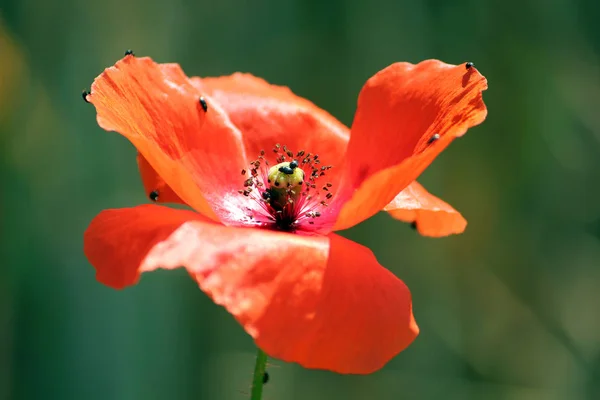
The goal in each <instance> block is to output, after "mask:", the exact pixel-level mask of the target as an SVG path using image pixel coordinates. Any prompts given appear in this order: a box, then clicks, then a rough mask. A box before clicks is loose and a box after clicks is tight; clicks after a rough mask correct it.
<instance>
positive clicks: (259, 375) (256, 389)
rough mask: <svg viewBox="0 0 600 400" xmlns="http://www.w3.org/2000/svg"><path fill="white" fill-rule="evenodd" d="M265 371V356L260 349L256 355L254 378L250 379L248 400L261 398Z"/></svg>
mask: <svg viewBox="0 0 600 400" xmlns="http://www.w3.org/2000/svg"><path fill="white" fill-rule="evenodd" d="M266 369H267V355H266V354H265V352H264V351H262V350H261V349H258V353H256V364H255V365H254V378H253V379H252V395H251V397H250V400H260V399H261V398H262V390H263V379H264V376H265V370H266Z"/></svg>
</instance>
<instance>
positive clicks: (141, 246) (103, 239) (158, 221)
mask: <svg viewBox="0 0 600 400" xmlns="http://www.w3.org/2000/svg"><path fill="white" fill-rule="evenodd" d="M195 220H199V221H205V222H208V221H210V220H208V219H207V218H206V217H204V216H202V215H201V214H198V213H196V212H193V211H188V210H176V209H173V208H169V207H164V206H157V205H154V204H144V205H141V206H137V207H133V208H118V209H111V210H104V211H102V212H101V213H100V214H98V215H97V216H96V218H94V219H93V220H92V222H91V223H90V225H89V227H88V228H87V230H86V231H85V233H84V235H83V246H84V247H83V251H84V253H85V255H86V256H87V258H88V260H89V262H90V264H92V265H93V266H94V267H95V268H96V279H98V281H99V282H101V283H103V284H105V285H107V286H110V287H112V288H115V289H122V288H124V287H126V286H130V285H133V284H134V283H136V282H137V281H138V278H139V267H140V264H141V263H142V261H143V259H144V257H145V256H146V254H147V253H148V252H149V251H150V250H151V249H152V248H153V247H154V246H155V245H156V244H157V243H160V242H161V241H163V240H165V239H167V238H168V237H169V236H170V235H171V234H172V233H173V231H175V230H176V229H177V228H179V227H180V226H181V224H183V223H184V222H186V221H195Z"/></svg>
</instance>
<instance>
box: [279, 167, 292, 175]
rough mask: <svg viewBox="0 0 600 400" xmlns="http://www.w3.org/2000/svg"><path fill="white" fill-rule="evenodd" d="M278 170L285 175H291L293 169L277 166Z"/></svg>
mask: <svg viewBox="0 0 600 400" xmlns="http://www.w3.org/2000/svg"><path fill="white" fill-rule="evenodd" d="M279 172H283V173H284V174H286V175H292V174H293V173H294V170H293V169H292V168H290V167H279Z"/></svg>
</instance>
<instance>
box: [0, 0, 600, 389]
mask: <svg viewBox="0 0 600 400" xmlns="http://www.w3.org/2000/svg"><path fill="white" fill-rule="evenodd" d="M598 20H600V3H599V2H597V1H594V0H549V1H545V2H544V1H541V0H505V1H497V2H491V1H487V2H486V1H475V0H457V1H442V0H426V1H414V0H412V1H408V0H373V1H370V2H366V1H359V0H330V1H328V2H322V1H318V0H283V1H275V0H255V1H241V0H239V1H234V0H222V1H203V0H200V1H191V0H174V1H169V2H167V1H160V0H144V1H142V0H130V1H122V0H106V1H102V2H100V1H93V0H91V1H87V2H84V1H76V0H57V1H53V2H47V1H43V0H18V1H17V0H0V155H1V158H0V188H1V190H2V196H1V197H0V207H1V208H0V210H1V211H0V212H1V214H0V218H1V222H2V223H1V231H0V232H1V235H2V236H1V239H2V240H1V242H0V249H1V252H2V253H1V254H2V255H3V257H2V259H3V261H4V262H3V263H2V265H1V266H0V399H19V400H21V399H27V400H29V399H36V400H37V399H61V400H66V399H77V400H82V399H85V400H94V399H99V400H104V399H116V400H119V399H124V400H125V399H127V400H130V399H190V400H198V399H223V400H227V399H244V398H247V395H245V394H244V393H248V391H249V385H250V381H251V373H252V368H253V358H254V348H253V345H252V341H251V340H250V338H249V337H248V336H247V335H246V334H245V333H244V332H243V330H242V329H241V328H240V327H239V326H238V325H237V324H236V323H235V321H234V320H233V319H232V318H231V317H230V316H229V315H228V314H227V312H225V311H224V310H223V309H221V308H220V307H218V306H216V305H214V304H213V303H212V302H211V301H210V300H209V299H208V298H207V297H206V296H204V295H203V294H202V293H201V292H200V291H199V290H198V289H197V287H196V285H195V284H194V283H193V282H192V281H191V280H190V279H188V277H187V276H186V274H185V273H184V272H183V271H179V272H155V273H152V274H148V275H147V276H144V277H143V279H142V282H141V284H140V285H138V286H136V287H133V288H130V289H127V290H124V291H114V290H111V289H109V288H106V287H104V286H102V285H100V284H98V283H97V282H96V281H95V279H94V271H93V268H92V267H91V266H90V265H89V264H88V263H87V261H86V259H85V257H84V255H83V253H82V233H83V231H84V229H85V228H86V226H87V224H88V222H89V221H90V220H91V218H92V217H93V216H94V215H95V214H96V213H97V212H99V211H100V210H101V209H104V208H110V207H124V206H132V205H135V204H139V203H143V202H146V201H147V200H146V198H145V196H144V193H143V190H142V186H141V183H140V181H139V178H138V176H137V170H136V165H135V159H134V153H135V152H134V150H133V148H132V147H131V146H130V145H129V144H128V143H127V142H126V141H125V140H124V139H123V138H122V137H120V136H119V135H117V134H114V133H110V134H108V133H105V132H104V131H102V130H101V129H100V128H99V127H98V126H97V125H96V122H95V113H94V110H93V107H90V106H88V105H86V104H85V103H83V101H82V100H81V96H80V93H81V90H82V89H84V88H89V86H90V84H91V82H92V80H93V78H94V77H95V76H97V75H98V74H99V73H100V72H101V71H102V69H103V68H104V67H106V66H109V65H111V64H113V63H114V62H115V61H116V60H117V59H119V58H120V57H121V56H122V53H123V51H124V50H125V49H127V48H132V49H134V50H135V51H136V54H139V55H149V56H152V57H153V58H154V59H155V60H157V61H160V62H178V63H180V64H181V65H182V66H183V68H184V70H185V71H186V72H187V73H188V74H189V75H204V76H210V75H223V74H229V73H231V72H234V71H247V72H252V73H254V74H255V75H258V76H262V77H264V78H266V79H267V80H269V81H271V82H273V83H278V84H284V85H287V86H290V87H291V88H292V89H293V90H294V91H295V92H296V93H298V94H299V95H302V96H304V97H307V98H309V99H311V100H313V101H314V102H315V103H316V104H318V105H320V106H321V107H323V108H325V109H326V110H328V111H330V112H331V113H332V114H334V115H336V116H337V117H338V118H340V120H341V121H343V122H345V123H346V124H349V123H350V122H351V120H352V115H353V112H354V106H355V101H356V96H357V93H358V91H359V90H360V88H361V86H362V84H363V83H364V81H365V80H366V79H367V78H368V77H369V76H371V75H372V74H373V73H375V72H377V71H378V70H379V69H381V68H383V67H385V66H386V65H388V64H390V63H392V62H394V61H400V60H406V61H412V62H417V61H420V60H422V59H426V58H439V59H442V60H444V61H447V62H450V63H461V62H464V61H473V62H474V63H475V64H476V65H477V67H478V68H479V70H480V71H481V72H482V73H483V74H484V75H485V76H486V77H487V78H488V80H489V84H490V89H489V90H488V91H487V92H485V94H484V98H485V101H486V103H487V105H488V108H489V116H488V119H487V121H486V122H485V123H484V124H483V125H482V126H480V127H477V128H475V129H472V130H471V131H470V132H469V133H468V134H467V135H466V136H465V137H464V138H463V139H460V140H458V141H456V142H455V143H454V144H453V145H452V146H451V147H450V149H449V150H448V151H446V152H445V153H444V154H443V155H442V156H441V157H440V158H439V159H438V160H437V161H436V162H435V163H434V164H433V165H432V167H431V168H430V169H429V170H428V171H427V172H426V173H425V174H424V176H423V177H422V179H421V181H422V182H423V183H425V184H426V185H427V187H428V188H429V189H430V190H431V191H432V192H433V193H435V194H437V195H440V196H441V197H442V198H444V199H445V200H447V201H448V202H450V203H451V204H452V205H454V206H455V207H457V208H458V209H459V210H460V211H462V212H463V214H464V215H465V216H466V218H467V219H468V220H469V227H468V228H467V231H466V233H465V234H463V235H461V236H457V237H451V238H447V239H436V240H434V239H426V238H422V237H418V236H417V235H416V234H415V233H414V231H412V230H411V229H410V228H409V227H408V226H406V225H402V224H400V223H398V222H395V221H393V220H391V219H390V218H388V217H387V216H385V215H378V216H376V217H375V218H373V219H371V220H369V221H367V222H365V223H363V224H361V225H360V226H358V227H356V228H353V229H352V230H349V231H347V232H344V234H345V235H347V236H349V237H351V238H353V239H355V240H357V241H359V242H361V243H363V244H365V245H367V246H369V247H371V248H372V249H373V251H374V252H375V254H376V255H377V257H378V259H379V260H380V262H381V263H382V264H383V265H385V266H387V267H388V268H390V269H391V270H392V271H393V272H394V273H395V274H397V275H398V276H399V277H401V278H402V279H403V280H404V281H405V282H406V283H407V284H408V285H409V287H410V288H411V290H412V293H413V297H414V304H415V315H416V318H417V321H418V322H419V324H420V327H421V335H420V336H419V338H418V339H417V340H416V341H415V343H414V344H413V345H412V346H411V347H410V348H409V349H408V350H406V351H405V352H404V353H402V354H401V355H400V356H398V357H396V358H395V359H394V360H393V361H392V362H390V363H389V364H388V365H387V366H386V367H385V368H384V369H383V370H382V371H379V372H377V373H375V374H372V375H369V376H342V375H336V374H333V373H328V372H323V371H311V370H304V369H302V368H300V367H299V366H297V365H292V364H286V363H283V362H279V361H277V360H273V361H272V365H270V366H269V368H268V370H269V373H270V376H271V379H270V381H269V383H268V385H267V387H266V394H265V399H267V400H268V399H290V400H293V399H307V398H310V399H315V400H320V399H349V400H358V399H360V400H362V399H381V400H385V399H403V400H409V399H445V400H450V399H461V400H462V399H516V400H521V399H522V400H534V399H543V400H551V399H567V398H568V399H598V398H600V318H598V306H599V305H600V291H599V290H598V286H600V241H599V240H598V236H599V233H600V228H599V227H600V222H599V221H600V201H599V200H598V199H599V198H600V185H598V183H599V182H600V157H599V155H600V113H598V107H599V105H600V28H599V27H598V24H597V22H598Z"/></svg>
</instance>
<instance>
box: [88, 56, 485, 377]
mask: <svg viewBox="0 0 600 400" xmlns="http://www.w3.org/2000/svg"><path fill="white" fill-rule="evenodd" d="M486 87H487V83H486V80H485V78H484V77H483V76H482V75H481V74H480V73H479V72H478V71H477V70H476V69H475V68H474V67H473V66H472V64H470V63H468V64H462V65H458V66H452V65H448V64H444V63H442V62H440V61H436V60H429V61H424V62H422V63H420V64H417V65H412V64H408V63H397V64H393V65H391V66H389V67H387V68H385V69H384V70H382V71H380V72H378V73H377V74H376V75H374V76H373V77H372V78H370V79H369V80H368V81H367V83H366V84H365V86H364V87H363V89H362V91H361V93H360V95H359V98H358V108H357V111H356V115H355V118H354V122H353V124H352V128H351V129H348V128H346V127H345V126H344V125H343V124H341V123H340V122H339V121H337V120H336V119H335V118H334V117H332V116H331V115H329V114H328V113H327V112H325V111H323V110H321V109H319V108H318V107H316V106H315V105H314V104H313V103H311V102H309V101H308V100H305V99H302V98H300V97H298V96H296V95H294V94H293V93H292V92H291V91H290V90H289V89H288V88H285V87H280V86H274V85H270V84H268V83H267V82H265V81H264V80H262V79H259V78H256V77H254V76H252V75H247V74H240V73H237V74H233V75H231V76H226V77H219V78H191V79H190V78H188V77H187V76H186V75H185V74H184V73H183V71H182V70H181V69H180V67H179V66H178V65H176V64H156V63H154V62H153V61H152V60H151V59H149V58H136V57H135V56H133V55H127V56H126V57H125V58H123V59H122V60H120V61H118V62H117V63H116V64H115V65H114V66H113V67H110V68H108V69H106V70H105V71H104V72H103V73H102V74H101V75H100V76H99V77H98V78H96V80H95V81H94V83H93V85H92V91H91V94H88V95H86V96H84V97H85V99H86V100H87V101H89V102H91V103H93V104H94V106H95V107H96V110H97V113H98V123H99V125H100V126H101V127H102V128H104V129H106V130H108V131H117V132H119V133H121V134H122V135H123V136H125V137H126V138H127V139H129V140H130V141H131V143H133V145H134V146H135V147H136V148H137V150H138V152H139V155H138V165H139V169H140V172H141V176H142V180H143V183H144V186H145V188H146V191H147V193H148V194H149V196H150V198H151V199H152V200H153V201H156V202H171V203H183V204H186V205H188V206H190V207H191V208H192V209H194V210H195V211H188V210H181V209H171V208H167V207H164V206H159V205H155V204H151V205H141V206H137V207H133V208H125V209H113V210H105V211H103V212H101V213H100V214H99V215H98V216H97V217H96V218H95V219H94V220H93V221H92V222H91V224H90V226H89V228H88V229H87V231H86V233H85V254H86V255H87V257H88V259H89V261H90V262H91V264H92V265H93V266H94V267H95V268H96V271H97V279H98V280H99V281H100V282H102V283H104V284H106V285H108V286H111V287H113V288H123V287H125V286H128V285H133V284H135V283H136V282H137V281H138V279H139V276H140V274H141V273H142V272H146V271H152V270H155V269H157V268H165V269H174V268H179V267H184V268H186V269H187V271H188V272H189V274H190V275H191V277H192V278H193V279H195V280H196V281H197V283H198V284H199V286H200V288H201V289H202V290H203V291H204V292H205V293H206V294H208V295H209V296H210V297H211V298H212V299H213V300H214V301H215V302H216V303H217V304H221V305H223V306H224V307H225V308H226V309H227V310H228V311H229V312H230V313H231V314H232V315H233V316H234V317H235V318H236V319H237V321H239V323H240V324H241V325H242V326H243V327H244V329H245V330H246V331H247V332H248V333H249V334H250V335H251V336H252V337H253V338H254V340H255V342H256V344H257V345H258V346H259V347H260V348H261V349H263V350H264V351H265V352H266V353H267V354H269V355H271V356H273V357H276V358H279V359H282V360H285V361H293V362H297V363H299V364H301V365H303V366H305V367H307V368H318V369H328V370H332V371H337V372H340V373H358V374H362V373H370V372H373V371H375V370H377V369H379V368H381V367H382V366H383V365H384V364H385V363H386V362H387V361H389V360H390V359H391V358H392V357H393V356H395V355H396V354H397V353H399V352H400V351H402V350H403V349H404V348H405V347H407V346H408V345H409V344H410V343H411V342H412V341H413V339H414V338H415V337H416V336H417V334H418V328H417V325H416V323H415V321H414V319H413V314H412V304H411V295H410V292H409V290H408V288H407V287H406V286H405V284H404V283H403V282H402V281H401V280H399V279H398V278H396V277H395V276H394V275H393V274H392V273H391V272H389V271H388V270H387V269H385V268H384V267H382V266H381V265H379V263H378V262H377V260H376V259H375V257H374V255H373V253H372V252H371V251H370V250H369V249H368V248H365V247H363V246H361V245H359V244H357V243H354V242H352V241H350V240H348V239H344V238H343V237H341V236H338V235H336V234H334V233H333V231H335V230H340V229H345V228H349V227H351V226H353V225H356V224H358V223H359V222H361V221H363V220H365V219H366V218H369V217H370V216H372V215H373V214H375V213H377V212H378V211H380V210H382V209H385V210H386V211H387V212H389V213H390V214H391V215H392V216H394V217H395V218H398V219H400V220H403V221H410V222H416V223H417V227H418V229H419V231H420V232H421V233H423V234H425V235H430V236H443V235H447V234H451V233H459V232H461V231H462V230H463V229H464V228H465V224H466V222H465V220H464V219H463V218H462V216H460V214H458V213H457V212H456V211H454V210H453V209H452V208H451V207H450V206H449V205H447V204H446V203H444V202H442V201H441V200H439V199H437V198H435V197H433V196H432V195H430V194H429V193H427V192H426V191H425V189H423V187H422V186H420V185H419V184H418V183H416V182H414V181H415V179H416V178H417V177H418V176H419V174H420V173H421V172H422V171H423V170H424V169H425V168H426V167H427V166H428V165H429V164H430V163H431V162H432V161H433V159H434V158H435V157H436V156H437V155H438V154H439V153H440V152H441V151H442V150H443V149H444V148H446V146H448V144H449V143H450V142H451V141H452V140H453V139H454V138H456V137H458V136H461V135H463V134H464V133H465V132H466V130H467V129H468V128H469V127H471V126H474V125H477V124H479V123H481V122H482V121H483V120H484V119H485V116H486V108H485V105H484V103H483V100H482V96H481V92H482V90H485V89H486Z"/></svg>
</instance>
